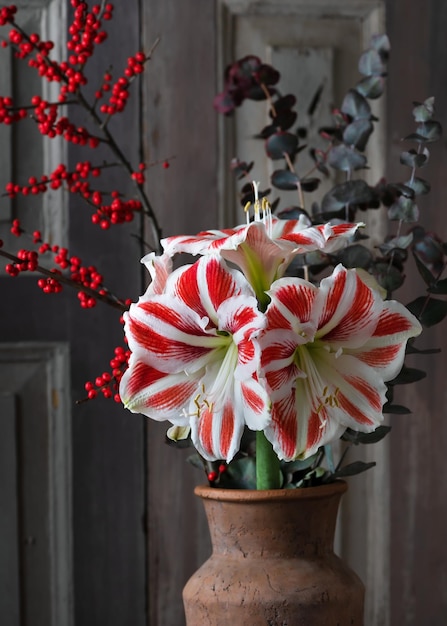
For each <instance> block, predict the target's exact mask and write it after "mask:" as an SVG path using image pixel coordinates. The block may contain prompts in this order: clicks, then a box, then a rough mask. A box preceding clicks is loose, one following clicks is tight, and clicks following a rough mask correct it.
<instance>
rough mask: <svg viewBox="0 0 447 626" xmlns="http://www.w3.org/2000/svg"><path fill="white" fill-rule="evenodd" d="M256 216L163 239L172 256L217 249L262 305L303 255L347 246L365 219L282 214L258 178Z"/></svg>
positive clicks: (166, 252) (328, 251) (254, 206)
mask: <svg viewBox="0 0 447 626" xmlns="http://www.w3.org/2000/svg"><path fill="white" fill-rule="evenodd" d="M253 187H254V194H255V202H254V205H253V208H254V221H253V222H250V221H249V212H248V209H249V205H247V207H246V211H247V224H245V225H240V226H236V227H235V228H232V229H225V230H208V231H203V232H201V233H199V234H197V235H193V236H189V235H180V236H174V237H168V238H166V239H162V241H161V243H162V246H163V249H164V252H165V254H166V255H168V256H174V255H175V254H177V253H187V254H193V255H197V254H202V255H206V254H210V253H212V254H215V253H216V252H220V254H221V256H222V257H224V258H225V259H227V260H228V261H230V262H231V263H233V264H234V265H236V266H237V267H238V268H239V269H240V270H242V272H243V273H244V275H245V277H246V279H247V280H248V282H249V283H250V284H251V285H252V287H253V289H254V291H255V293H256V296H257V298H258V300H259V301H260V303H261V305H262V304H265V303H266V298H265V291H266V290H268V289H269V288H270V285H271V284H272V283H273V282H274V281H275V280H277V279H278V278H280V277H281V276H283V275H284V273H285V270H286V269H287V267H288V265H289V264H290V263H291V261H292V259H293V258H294V257H295V256H296V255H298V254H304V253H306V252H312V251H314V250H320V251H322V252H325V253H332V252H334V251H336V250H338V249H340V248H342V247H344V246H345V245H346V243H347V242H348V241H349V239H351V238H352V237H353V235H354V234H355V232H356V231H357V229H358V228H359V226H362V224H360V223H355V224H350V223H340V224H334V225H331V224H328V223H327V224H321V225H318V226H311V225H310V224H309V220H307V218H305V217H304V216H303V215H302V216H300V218H299V219H290V220H288V219H285V220H284V219H278V218H276V217H273V216H272V214H271V209H270V204H269V203H268V202H267V201H266V199H265V198H263V199H262V201H260V200H259V198H258V183H253Z"/></svg>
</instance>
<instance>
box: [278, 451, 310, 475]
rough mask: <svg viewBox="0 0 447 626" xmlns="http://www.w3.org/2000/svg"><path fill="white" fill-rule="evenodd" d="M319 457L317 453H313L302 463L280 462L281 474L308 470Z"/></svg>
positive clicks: (298, 461)
mask: <svg viewBox="0 0 447 626" xmlns="http://www.w3.org/2000/svg"><path fill="white" fill-rule="evenodd" d="M318 456H319V453H318V452H315V454H313V455H312V456H309V457H307V459H304V460H302V461H300V460H297V461H281V469H282V470H283V472H288V473H292V474H293V473H295V472H302V471H303V470H307V469H309V467H312V465H313V464H314V463H315V461H316V459H317V457H318Z"/></svg>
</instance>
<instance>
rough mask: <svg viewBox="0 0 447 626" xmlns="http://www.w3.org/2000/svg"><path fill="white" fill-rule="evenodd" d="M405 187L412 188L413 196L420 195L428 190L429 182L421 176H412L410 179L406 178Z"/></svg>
mask: <svg viewBox="0 0 447 626" xmlns="http://www.w3.org/2000/svg"><path fill="white" fill-rule="evenodd" d="M404 184H405V186H406V187H409V188H410V189H413V191H414V195H415V196H421V195H424V194H426V193H428V192H429V191H430V183H429V182H428V181H426V180H424V179H423V178H416V177H415V178H413V179H411V180H407V181H406V182H405V183H404Z"/></svg>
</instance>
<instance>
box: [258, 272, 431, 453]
mask: <svg viewBox="0 0 447 626" xmlns="http://www.w3.org/2000/svg"><path fill="white" fill-rule="evenodd" d="M269 295H270V298H271V302H270V304H269V306H268V308H267V311H266V316H267V320H268V322H267V327H266V329H265V331H264V332H263V334H262V335H261V337H260V339H259V341H260V344H261V349H262V368H261V372H262V373H263V375H265V379H266V382H267V386H268V390H269V394H270V397H271V400H272V421H271V424H270V425H268V426H267V428H266V429H265V435H266V437H267V438H268V439H269V440H270V442H271V443H272V444H273V447H274V450H275V452H276V453H277V455H278V457H279V458H280V459H284V460H292V459H296V458H306V457H308V456H310V455H312V454H313V453H314V452H316V450H317V449H318V448H319V447H320V446H322V445H324V444H326V443H330V442H331V441H333V440H335V439H337V438H338V437H339V436H341V435H342V434H343V432H344V430H345V429H346V428H347V427H350V428H352V429H354V430H357V431H361V432H371V431H373V430H374V429H375V428H376V427H377V426H378V425H379V424H380V422H381V421H382V419H383V413H382V408H383V405H384V403H385V401H386V398H385V392H386V385H385V381H388V380H391V379H392V378H394V377H395V376H396V375H397V374H398V372H399V371H400V369H401V367H402V364H403V359H404V353H405V345H406V342H407V340H408V339H409V338H410V337H415V336H417V335H418V334H419V333H420V332H421V330H422V329H421V326H420V324H419V322H418V321H417V320H416V318H415V317H414V316H413V315H412V314H411V313H410V312H409V311H408V310H407V309H406V308H405V307H404V306H403V305H402V304H400V303H398V302H396V301H392V300H391V301H384V300H382V298H381V297H380V294H379V293H378V292H377V291H376V290H374V289H372V288H371V287H370V286H368V285H367V284H366V283H365V282H363V281H362V280H361V278H360V277H359V275H358V274H357V272H356V271H355V270H347V269H346V268H344V267H343V266H341V265H339V266H337V267H336V268H335V270H334V272H333V274H332V275H331V276H329V277H328V278H325V279H323V280H322V281H321V284H320V286H319V287H316V286H314V285H313V284H312V283H309V282H307V281H305V280H302V279H299V278H282V279H280V280H278V281H276V282H275V283H274V284H273V285H272V287H271V289H270V291H269Z"/></svg>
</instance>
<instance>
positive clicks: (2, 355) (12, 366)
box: [0, 0, 147, 626]
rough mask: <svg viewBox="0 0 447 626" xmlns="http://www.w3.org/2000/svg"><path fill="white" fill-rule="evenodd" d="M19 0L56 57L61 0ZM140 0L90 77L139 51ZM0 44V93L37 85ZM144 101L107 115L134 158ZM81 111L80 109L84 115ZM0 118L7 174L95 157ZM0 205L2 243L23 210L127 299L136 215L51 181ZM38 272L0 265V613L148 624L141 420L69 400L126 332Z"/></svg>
mask: <svg viewBox="0 0 447 626" xmlns="http://www.w3.org/2000/svg"><path fill="white" fill-rule="evenodd" d="M17 4H18V5H19V12H18V18H17V19H18V21H19V23H22V24H23V25H24V26H25V27H26V28H27V30H28V31H29V32H42V30H41V29H42V28H43V29H44V33H43V34H44V37H45V36H46V37H47V38H49V39H52V40H54V41H55V43H56V50H55V58H56V59H60V58H61V56H60V54H61V53H62V55H64V56H65V55H66V50H65V48H64V42H65V41H66V36H65V34H66V28H67V21H68V20H69V19H70V10H71V9H70V3H69V2H68V0H52V1H51V2H49V1H48V0H33V1H27V2H22V3H21V2H18V3H17ZM25 5H26V9H25V8H24V6H25ZM138 7H139V3H138V2H137V1H133V0H130V1H126V2H125V3H116V7H115V18H114V19H113V20H112V21H111V22H110V23H109V24H106V27H107V30H108V31H109V39H108V41H107V42H105V43H104V44H103V46H102V47H101V49H100V50H98V54H97V56H95V58H94V59H93V60H92V62H91V70H92V71H91V74H90V76H91V84H92V87H93V86H95V87H96V85H97V84H98V83H101V81H102V76H103V74H104V72H105V71H107V69H109V67H113V68H114V69H113V71H114V72H115V73H116V74H118V73H121V72H122V71H123V70H124V68H125V67H126V64H127V57H128V56H130V55H133V54H134V53H135V52H137V51H138V49H139V46H140V42H139V14H138ZM5 31H6V32H5ZM5 34H7V29H6V28H5V29H2V36H3V35H5ZM1 53H2V54H1V55H0V58H1V61H0V63H1V70H0V77H1V78H0V83H1V92H2V93H1V95H5V96H6V95H11V94H12V95H14V96H15V98H16V100H17V101H18V102H19V101H22V102H23V99H25V100H26V99H28V101H29V97H30V96H31V95H34V94H36V93H39V92H40V90H41V89H42V87H41V84H40V81H39V80H37V81H36V80H35V79H32V78H31V77H32V75H33V74H32V73H31V74H30V72H27V71H25V70H22V69H21V68H22V66H21V65H20V62H19V61H17V60H14V58H13V57H12V56H11V55H10V54H9V49H8V48H6V49H2V50H1ZM3 53H5V54H3ZM22 65H25V64H22ZM118 75H119V74H118ZM45 88H46V87H45ZM40 93H43V92H40ZM139 111H140V103H139V98H138V90H137V91H136V93H135V94H134V97H133V99H132V102H131V104H130V105H129V108H128V109H127V111H126V114H125V117H124V119H123V120H122V121H121V122H115V123H113V124H111V130H112V131H113V133H114V136H115V138H116V140H117V142H118V143H119V144H120V145H121V147H122V148H123V151H124V152H126V153H127V154H128V155H129V159H130V160H131V161H132V163H134V164H135V165H136V166H137V164H138V163H139V161H140V160H141V156H140V152H139V151H140V138H141V128H140V117H139ZM78 120H79V122H80V123H82V124H83V123H85V119H84V115H81V116H79V118H78ZM1 132H2V135H1V141H2V144H1V157H0V159H1V165H2V167H1V171H2V183H3V184H4V183H5V182H7V181H8V180H15V181H16V182H18V183H19V184H22V185H23V184H26V182H27V180H28V177H29V176H31V175H35V176H38V177H40V176H41V175H42V174H48V173H49V172H50V171H52V170H53V169H54V168H55V167H56V166H57V164H58V163H60V161H61V160H63V159H65V158H68V162H69V165H68V167H69V168H72V167H74V165H75V163H76V162H77V161H79V160H82V161H85V160H87V159H89V160H91V161H92V162H95V159H101V158H102V157H101V156H100V155H97V154H92V153H90V152H89V151H87V152H85V151H84V152H83V151H82V150H81V149H77V148H75V147H74V144H66V143H64V142H58V141H57V140H53V141H52V142H45V141H43V140H42V137H41V135H40V134H39V133H38V131H37V128H36V127H35V125H33V124H32V123H31V122H30V123H29V124H28V125H26V122H21V126H20V129H19V130H18V131H16V132H14V133H13V132H10V131H9V130H8V129H7V128H6V130H5V127H4V126H2V128H1ZM101 184H102V185H104V187H105V188H113V187H114V186H115V185H119V186H120V188H121V189H122V190H123V191H126V193H129V195H130V194H132V185H130V184H128V183H127V182H126V178H125V177H121V178H119V174H118V175H117V174H116V172H114V173H113V176H110V177H108V178H107V179H106V178H104V179H103V180H102V182H101ZM126 185H127V187H126ZM0 214H1V221H2V224H1V228H2V230H1V238H2V239H4V240H5V249H6V248H7V247H9V246H10V245H13V244H14V243H16V245H18V246H20V247H26V246H27V242H25V241H18V242H14V241H13V239H14V238H10V237H9V235H8V229H7V223H5V222H6V221H7V220H8V219H9V218H10V216H11V215H12V216H13V217H20V218H22V219H23V224H24V225H25V226H26V227H27V228H28V229H30V230H31V231H32V230H34V229H35V228H40V229H41V230H42V231H43V233H44V238H45V239H46V240H48V239H49V240H50V241H51V242H52V243H60V244H61V245H66V246H68V248H69V251H70V254H72V255H77V256H79V257H81V258H82V260H83V262H84V263H85V264H86V265H96V266H97V267H98V269H100V271H101V272H103V274H104V277H105V281H106V283H107V284H108V285H109V286H110V288H111V289H112V291H114V292H116V293H117V294H118V295H121V296H125V297H127V296H129V297H130V298H132V299H136V298H137V297H138V295H139V293H140V292H141V272H140V265H139V259H140V257H141V255H142V250H141V247H140V243H139V242H140V238H139V236H140V225H139V223H138V220H137V221H136V222H133V223H132V224H131V225H129V226H128V227H127V226H125V227H124V228H121V229H120V227H117V228H116V229H115V230H113V229H111V230H110V231H107V232H105V231H102V230H101V229H100V228H98V227H95V226H93V225H92V224H91V210H90V209H89V207H88V206H87V205H85V204H84V203H83V202H82V201H80V199H79V198H77V197H75V196H74V195H72V196H70V197H68V196H66V195H64V194H62V193H60V192H58V193H56V192H55V193H54V194H51V195H50V194H47V195H46V196H45V198H44V199H43V200H42V196H41V197H39V198H35V199H34V201H33V202H31V201H30V199H29V197H27V198H21V199H20V201H16V202H8V200H7V199H6V198H5V197H0ZM132 235H137V237H134V236H132ZM36 280H37V279H36V278H35V277H31V276H29V275H27V276H25V275H24V276H20V277H18V278H14V279H12V278H10V277H8V276H5V274H4V273H2V275H1V277H0V293H1V296H0V297H1V302H2V311H1V314H0V316H1V324H0V373H1V376H0V378H1V382H0V398H1V407H0V440H1V478H0V533H1V540H0V586H1V588H0V622H1V623H2V624H5V626H37V625H45V626H73V625H74V624H77V625H79V626H81V625H82V626H97V625H99V624H107V625H108V626H124V625H127V624H132V625H135V626H143V625H144V624H146V623H147V620H146V613H147V606H146V589H147V586H146V537H147V518H146V489H145V484H146V471H145V463H146V441H145V421H144V420H143V418H140V417H139V416H133V415H130V414H129V413H128V412H127V411H125V410H124V409H123V408H122V407H120V406H119V405H117V404H116V403H114V402H113V400H112V401H110V400H108V401H105V400H104V401H103V400H102V399H98V400H96V401H92V402H82V403H81V404H76V401H77V400H79V399H83V398H84V397H85V395H86V394H85V390H84V383H85V381H86V380H89V379H90V380H91V379H93V380H94V378H95V377H96V376H97V375H99V374H101V373H102V372H103V371H105V370H108V369H109V361H110V359H111V357H113V350H114V347H115V346H116V345H120V344H122V336H123V335H122V327H121V324H120V323H119V313H117V312H116V311H114V310H112V309H110V308H108V307H107V306H101V304H99V305H98V306H97V307H96V308H95V309H91V310H87V311H83V310H81V308H80V307H79V303H78V301H77V297H76V292H75V291H73V293H71V292H70V291H69V290H67V289H65V290H64V291H63V292H62V293H61V294H51V295H45V294H43V293H42V292H41V290H40V289H38V288H37V286H36Z"/></svg>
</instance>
